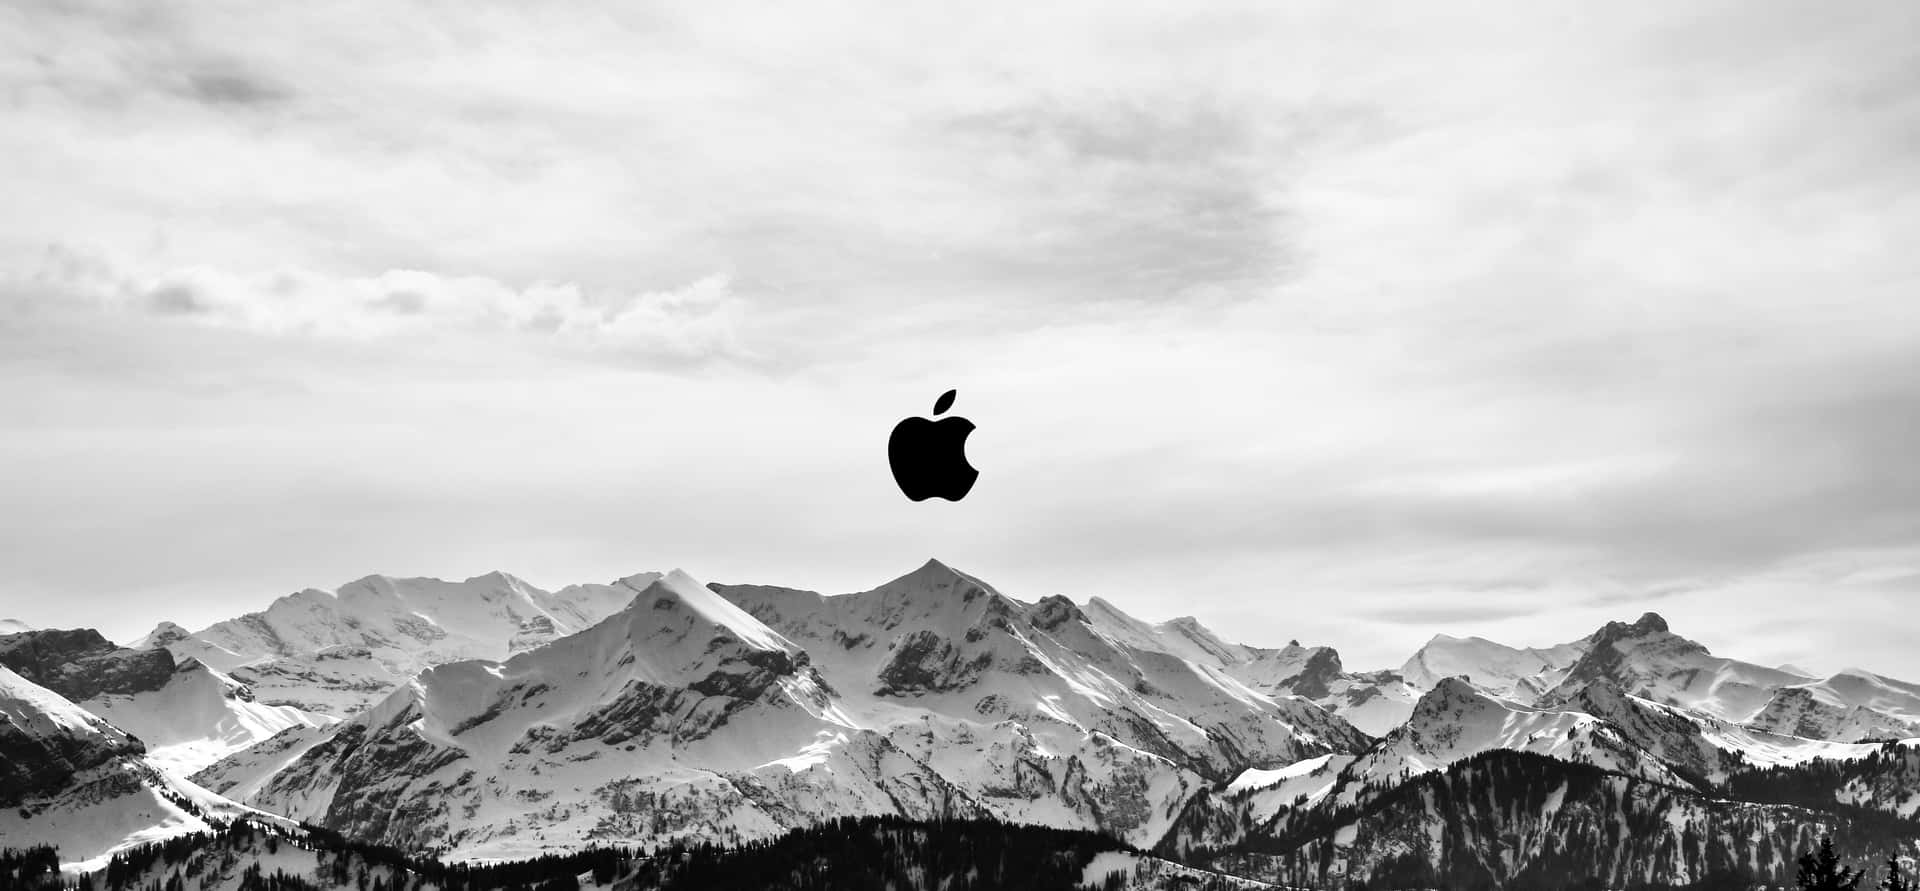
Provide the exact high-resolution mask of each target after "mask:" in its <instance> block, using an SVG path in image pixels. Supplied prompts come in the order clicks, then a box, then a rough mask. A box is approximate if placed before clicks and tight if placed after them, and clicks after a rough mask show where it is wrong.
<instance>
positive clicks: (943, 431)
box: [887, 390, 980, 501]
mask: <svg viewBox="0 0 1920 891" xmlns="http://www.w3.org/2000/svg"><path fill="white" fill-rule="evenodd" d="M953 397H954V391H953V390H948V391H947V392H945V393H942V394H940V398H939V399H938V400H936V401H935V402H934V403H933V413H934V414H936V415H940V414H945V413H946V410H947V409H949V408H952V407H953ZM972 432H973V422H972V421H969V420H967V419H966V418H943V419H941V420H938V421H935V420H933V419H931V418H908V419H906V420H904V421H901V422H900V423H899V424H896V425H894V428H893V436H891V437H889V438H888V439H887V463H889V464H891V465H893V480H894V482H897V483H899V484H900V491H902V492H905V493H906V495H907V498H909V499H911V500H913V501H925V500H927V499H929V498H945V499H947V500H948V501H959V500H960V499H962V498H965V497H967V492H968V491H969V490H971V489H972V488H973V481H974V480H976V479H979V478H980V471H978V470H975V469H973V466H972V465H970V464H968V463H967V435H968V434H971V433H972Z"/></svg>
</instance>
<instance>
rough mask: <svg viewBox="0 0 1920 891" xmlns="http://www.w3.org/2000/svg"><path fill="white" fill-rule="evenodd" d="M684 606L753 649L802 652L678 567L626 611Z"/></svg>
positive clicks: (677, 608)
mask: <svg viewBox="0 0 1920 891" xmlns="http://www.w3.org/2000/svg"><path fill="white" fill-rule="evenodd" d="M683 608H684V609H685V610H686V611H688V612H690V613H692V614H693V615H694V616H695V617H696V618H698V619H701V620H704V621H706V622H708V623H710V624H712V625H714V626H717V627H719V628H722V629H725V630H726V631H727V632H729V633H731V634H732V635H733V636H734V637H736V638H738V639H739V640H740V641H741V642H742V643H744V644H746V645H747V646H749V647H752V648H753V649H757V650H784V651H786V652H789V653H798V652H800V647H799V645H797V644H795V643H794V642H793V641H790V640H788V639H787V638H786V637H785V636H783V635H781V634H780V633H779V632H777V631H775V630H773V629H772V628H769V627H767V626H766V625H765V624H763V623H762V622H761V621H760V620H759V619H756V618H754V617H753V614H752V613H749V612H747V611H746V610H744V609H741V608H740V607H738V606H735V605H734V604H733V603H731V602H729V601H728V600H727V599H726V598H724V597H721V596H720V595H719V594H717V593H715V592H714V591H713V589H711V588H708V587H707V586H706V585H704V584H701V583H700V581H699V580H697V579H695V578H694V577H693V576H691V575H688V574H687V573H686V572H685V571H684V570H679V569H675V570H673V571H672V572H669V573H667V574H666V575H664V576H661V577H660V578H658V579H657V580H655V581H654V582H653V584H650V585H648V586H647V587H646V588H645V589H644V590H642V591H641V592H640V594H639V595H638V596H636V597H634V599H633V603H632V604H630V605H629V606H628V607H627V612H628V614H629V615H633V616H636V617H637V616H639V615H641V614H643V613H647V612H656V611H663V610H664V611H676V610H679V609H683Z"/></svg>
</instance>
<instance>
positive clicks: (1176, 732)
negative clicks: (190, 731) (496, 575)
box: [197, 562, 1367, 857]
mask: <svg viewBox="0 0 1920 891" xmlns="http://www.w3.org/2000/svg"><path fill="white" fill-rule="evenodd" d="M1366 743H1367V738H1366V737H1364V736H1363V735H1361V734H1359V733H1358V732H1357V731H1354V730H1353V729H1352V728H1351V727H1350V726H1348V725H1346V724H1345V722H1343V721H1341V720H1340V719H1338V718H1337V717H1334V716H1332V715H1329V714H1327V713H1326V712H1325V711H1323V710H1321V709H1319V708H1318V707H1316V706H1314V705H1312V704H1311V703H1308V702H1306V701H1304V700H1299V699H1290V698H1289V699H1274V698H1272V697H1269V696H1267V695H1265V694H1262V693H1259V692H1257V691H1254V690H1252V689H1251V688H1249V687H1247V686H1245V685H1244V684H1241V683H1239V682H1237V681H1234V680H1233V679H1232V678H1230V677H1228V676H1226V675H1225V674H1224V673H1221V672H1219V671H1217V670H1215V669H1212V668H1210V667H1209V666H1206V665H1203V664H1198V663H1194V662H1191V661H1188V660H1186V659H1182V658H1179V657H1177V656H1173V655H1171V654H1168V653H1166V652H1163V651H1161V650H1160V649H1157V648H1156V649H1151V650H1148V649H1141V648H1139V647H1134V646H1129V645H1127V644H1125V643H1122V642H1119V641H1116V640H1114V639H1113V638H1112V637H1111V636H1109V635H1106V634H1103V633H1101V632H1100V631H1099V630H1098V629H1097V628H1096V627H1095V626H1094V625H1093V624H1091V623H1090V622H1088V621H1087V619H1086V617H1085V615H1084V614H1083V613H1082V612H1081V611H1080V610H1079V608H1078V607H1076V606H1074V605H1073V604H1071V603H1070V602H1067V601H1066V600H1064V599H1063V598H1049V599H1046V600H1042V601H1040V602H1039V603H1035V604H1025V603H1021V602H1019V601H1015V600H1013V599H1011V598H1007V597H1005V596H1003V595H1001V594H999V593H998V592H996V591H994V590H993V589H992V588H991V587H989V586H987V585H986V584H984V583H982V582H980V581H979V580H977V579H974V578H972V577H970V576H967V575H965V574H964V573H960V572H957V571H955V570H952V569H950V568H948V567H946V566H944V565H942V564H939V563H937V562H929V563H928V564H927V565H926V566H923V567H922V568H921V569H919V570H916V571H915V572H913V573H909V574H908V575H906V576H903V577H901V578H899V579H896V580H894V581H892V582H889V583H887V584H885V585H882V586H880V587H879V588H876V589H874V590H872V591H867V592H862V593H859V594H850V595H842V596H837V597H826V596H823V595H819V594H813V593H811V592H804V591H795V590H791V589H779V588H766V587H726V586H716V587H714V588H709V587H707V586H704V585H701V584H700V583H698V582H696V581H694V580H693V579H692V578H691V577H689V576H687V575H686V574H685V573H681V572H674V573H671V574H669V575H667V576H665V577H662V578H659V579H657V580H655V581H653V582H652V583H651V584H650V585H648V586H647V587H645V588H644V589H642V590H640V591H639V592H638V594H637V596H636V597H634V598H633V600H632V602H631V603H630V604H629V605H628V606H627V608H626V609H624V610H623V611H621V612H620V613H617V614H615V615H614V616H612V617H610V618H608V619H607V620H605V621H603V622H601V623H599V624H597V625H595V626H593V627H592V628H589V629H587V630H585V631H583V632H581V633H579V634H576V635H573V636H570V637H566V638H563V639H560V640H557V641H554V642H553V643H551V644H549V645H547V646H545V647H542V648H539V649H535V650H531V651H528V652H524V653H521V654H518V655H516V656H513V657H511V658H509V659H507V660H505V661H491V660H476V661H468V662H458V663H452V664H448V665H443V666H439V667H436V668H433V669H429V670H428V671H425V672H423V673H422V674H420V675H419V676H418V677H417V678H416V679H415V680H414V681H413V682H412V683H410V684H409V685H407V686H406V687H404V688H402V689H400V690H398V691H396V692H395V693H393V694H392V695H391V696H389V697H388V698H387V699H386V700H384V701H382V702H381V703H380V704H379V705H377V706H376V707H374V708H373V709H370V710H368V711H367V712H365V713H364V714H362V715H360V716H358V717H357V718H355V719H354V720H352V721H350V722H348V723H346V724H344V725H341V726H340V727H338V728H335V729H332V730H331V731H326V732H322V733H315V732H312V731H296V732H291V733H288V734H284V735H283V736H282V737H280V738H276V739H275V740H272V741H269V742H268V743H267V744H265V745H263V746H260V747H257V748H256V749H255V750H251V751H249V752H245V753H241V754H240V755H238V756H236V757H234V758H231V759H228V760H227V761H224V762H222V763H221V764H218V765H215V766H214V767H213V768H210V769H209V770H207V771H205V772H203V773H202V774H200V775H199V776H198V777H197V779H198V780H199V781H201V782H203V783H205V784H207V785H208V786H209V787H211V788H213V789H215V790H216V791H221V792H224V793H227V794H229V795H232V796H234V797H236V798H240V799H242V800H244V801H246V802H248V803H250V804H253V805H256V806H259V807H262V808H265V809H267V810H270V811H273V812H276V813H282V814H286V815H288V816H290V817H294V818H297V819H303V820H310V821H313V822H315V823H318V824H320V825H325V826H328V827H330V828H334V829H336V830H339V831H342V832H347V833H350V834H352V835H355V836H356V837H362V838H366V839H369V840H375V841H381V842H385V843H395V844H398V843H411V844H415V845H424V846H430V847H433V848H436V849H444V850H446V851H448V852H450V853H451V854H452V855H453V856H461V857H476V856H484V857H504V856H525V855H529V854H532V853H535V852H541V851H547V850H554V849H564V848H567V847H572V846H578V845H579V844H582V843H584V842H586V841H589V840H594V839H617V840H622V841H638V842H646V843H661V842H665V841H668V840H671V839H702V840H728V839H739V838H754V837H766V836H770V835H774V834H777V833H779V832H781V831H783V830H785V829H788V828H792V827H795V826H803V825H809V824H812V823H816V822H819V821H820V820H823V819H827V818H830V817H833V816H842V815H898V816H905V817H910V818H916V819H927V818H964V817H994V818H1000V819H1005V820H1011V821H1018V822H1036V823H1043V824H1047V825H1055V826H1063V827H1072V828H1091V829H1099V830H1103V831H1107V832H1110V833H1112V834H1113V835H1115V836H1117V837H1120V838H1124V839H1127V840H1130V841H1133V842H1135V843H1137V844H1150V843H1151V842H1153V841H1154V840H1156V839H1158V838H1159V837H1160V836H1161V835H1162V834H1164V832H1165V831H1166V828H1167V826H1168V824H1169V821H1170V820H1171V819H1172V817H1173V816H1174V815H1175V814H1177V813H1178V812H1179V810H1180V809H1181V807H1182V805H1183V803H1184V801H1185V799H1186V798H1187V797H1188V796H1190V795H1191V794H1193V793H1194V792H1195V791H1197V790H1198V789H1200V788H1203V787H1205V786H1206V785H1207V784H1208V783H1209V782H1215V781H1224V780H1226V779H1228V778H1231V777H1233V776H1236V775H1238V774H1239V773H1240V772H1242V771H1243V770H1245V769H1247V768H1249V767H1274V766H1279V765H1284V764H1287V763H1292V762H1294V761H1297V760H1299V759H1301V758H1304V757H1312V756H1316V755H1323V754H1328V753H1332V752H1342V753H1351V752H1355V751H1358V750H1359V749H1360V748H1362V747H1364V746H1365V745H1366Z"/></svg>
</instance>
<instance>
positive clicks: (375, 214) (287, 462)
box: [0, 0, 1920, 679]
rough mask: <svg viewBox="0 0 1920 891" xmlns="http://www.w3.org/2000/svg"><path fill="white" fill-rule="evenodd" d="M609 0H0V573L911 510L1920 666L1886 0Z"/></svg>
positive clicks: (19, 591)
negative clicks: (934, 461)
mask: <svg viewBox="0 0 1920 891" xmlns="http://www.w3.org/2000/svg"><path fill="white" fill-rule="evenodd" d="M619 6H621V7H623V8H622V9H620V10H618V11H615V10H611V9H605V8H594V7H587V6H583V5H576V4H571V3H542V4H519V3H494V2H490V0H476V2H468V3H460V4H451V3H442V2H416V0H380V2H353V0H348V2H341V3H326V4H312V3H304V4H302V3H284V2H267V3H260V2H254V0H248V2H245V3H240V2H190V3H179V4H128V3H105V4H101V3H92V2H85V0H82V2H40V0H13V2H9V3H7V4H5V5H4V6H0V102H4V104H5V115H6V124H5V126H0V158H4V162H5V163H4V164H0V194H4V195H5V196H7V197H6V200H5V202H4V208H3V209H0V617H16V618H19V619H22V620H25V621H27V622H29V623H32V624H34V625H38V626H42V627H75V626H87V627H96V628H99V629H101V630H102V631H103V632H104V633H107V634H108V635H109V636H111V637H115V638H118V639H130V638H133V637H136V636H138V635H139V634H141V633H143V632H144V631H146V630H147V629H148V628H150V627H152V626H153V624H155V623H156V622H158V621H160V620H162V619H166V620H172V621H177V622H179V623H181V624H183V625H186V626H188V627H191V628H198V627H203V626H205V625H207V624H210V623H211V622H213V621H216V620H219V619H223V618H228V617H231V616H234V615H237V614H239V613H242V612H246V611H250V610H256V609H261V608H264V607H265V606H266V604H267V603H268V602H270V601H271V600H272V599H273V598H275V597H277V596H280V595H283V594H286V593H289V592H292V591H295V590H299V589H302V588H309V587H319V588H326V589H332V588H335V587H338V586H340V585H341V584H344V583H346V582H348V581H350V580H353V579H356V578H359V577H362V576H365V575H368V574H372V573H385V574H390V575H428V576H438V577H444V578H465V577H468V576H473V575H479V574H482V573H485V572H488V571H491V570H496V569H497V570H505V571H508V572H511V573H514V574H516V575H519V576H521V577H522V578H525V579H527V580H529V581H531V582H533V583H534V584H537V585H541V586H543V587H547V588H557V587H560V586H563V585H566V584H570V583H574V582H585V581H606V580H609V579H612V578H615V577H619V576H624V575H628V574H632V573H636V572H641V571H649V570H665V569H668V568H672V567H681V568H684V569H686V570H687V571H689V572H691V573H692V574H694V575H695V576H696V577H699V578H702V579H704V580H707V581H715V582H727V583H742V582H754V583H765V584H782V585H788V586H793V587H801V588H810V589H815V590H821V591H826V592H843V591H854V590H863V589H866V588H871V587H873V586H875V585H877V584H880V583H881V582H883V581H885V580H887V579H889V578H892V577H895V576H897V575H900V574H903V573H905V572H907V571H910V570H911V569H913V568H914V567H916V566H918V565H919V564H920V563H921V562H923V561H924V560H926V559H927V558H929V557H938V558H940V559H942V560H943V561H945V562H947V563H949V564H951V565H953V566H955V567H958V568H960V569H962V570H965V571H967V572H969V573H971V574H973V575H976V576H978V577H980V578H982V579H984V580H986V581H988V582H990V583H992V584H993V585H995V586H996V587H998V588H999V589H1000V590H1002V591H1003V592H1005V593H1007V594H1009V595H1012V596H1015V597H1019V598H1022V599H1027V600H1034V599H1038V598H1039V597H1042V596H1047V595H1052V594H1065V595H1067V596H1069V597H1073V598H1075V599H1077V600H1081V601H1085V600H1086V599H1087V598H1090V597H1093V596H1100V597H1103V598H1105V599H1107V600H1109V601H1111V602H1113V603H1115V604H1117V605H1119V606H1121V607H1122V608H1123V609H1126V610H1128V611H1129V612H1131V613H1134V614H1136V615H1139V616H1141V617H1144V618H1148V619H1153V620H1160V619H1166V618H1171V617H1174V616H1179V615H1193V616H1196V617H1198V618H1199V619H1200V620H1201V621H1202V622H1203V623H1205V624H1207V625H1209V626H1210V627H1213V628H1215V629H1216V630H1218V631H1220V632H1221V633H1222V634H1223V636H1225V637H1228V638H1230V639H1235V640H1240V641H1243V642H1247V643H1252V644H1261V645H1270V646H1277V645H1280V644H1283V643H1285V642H1286V641H1287V640H1289V639H1298V640H1301V641H1303V642H1307V643H1317V644H1327V645H1332V646H1335V647H1337V648H1339V649H1340V651H1341V653H1342V655H1343V657H1344V658H1345V661H1346V663H1347V665H1348V666H1349V667H1354V668H1376V667H1389V666H1397V665H1398V664H1400V663H1401V662H1402V661H1403V660H1405V659H1406V658H1407V656H1408V655H1409V654H1410V653H1412V652H1413V651H1414V649H1416V648H1417V647H1418V646H1419V645H1420V644H1421V643H1423V642H1424V641H1426V640H1427V639H1428V638H1430V637H1431V636H1433V635H1434V634H1436V633H1450V634H1456V635H1467V634H1477V635H1482V636H1486V637H1490V638H1493V639H1497V640H1502V641H1506V642H1510V643H1514V644H1549V643H1554V642H1560V641H1566V640H1571V639H1574V638H1577V637H1580V636H1583V635H1585V634H1588V633H1590V632H1591V631H1592V630H1593V629H1594V628H1596V627H1598V626H1599V625H1600V624H1602V623H1603V622H1605V621H1607V620H1609V619H1628V620H1631V619H1633V618H1635V617H1637V616H1638V615H1639V614H1640V613H1642V612H1644V611H1648V610H1654V611H1658V612H1660V613H1662V614H1663V615H1665V616H1666V617H1667V618H1668V620H1669V621H1670V623H1671V624H1672V626H1673V628H1674V630H1675V631H1676V632H1679V633H1682V634H1685V635H1687V636H1689V637H1692V638H1694V639H1697V640H1699V641H1701V642H1703V643H1705V644H1707V645H1708V646H1709V647H1710V648H1712V649H1713V650H1714V651H1715V652H1716V653H1719V654H1721V655H1728V656H1736V657H1739V658H1743V659H1748V660H1752V661H1758V662H1766V663H1779V662H1792V663H1794V664H1797V665H1800V666H1803V667H1806V668H1809V669H1812V670H1815V671H1820V672H1830V671H1837V670H1839V669H1841V668H1843V667H1848V666H1856V665H1857V666H1862V667H1866V668H1869V669H1872V670H1876V671H1880V672H1883V673H1886V674H1891V675H1894V676H1904V677H1908V678H1914V679H1920V648H1916V647H1914V646H1913V645H1912V643H1911V642H1912V640H1914V639H1915V632H1916V631H1920V462H1917V461H1916V456H1920V251H1916V250H1915V249H1914V247H1913V244H1912V233H1914V232H1920V197H1917V196H1920V43H1916V42H1915V41H1913V40H1912V39H1911V37H1912V35H1913V34H1915V33H1920V5H1915V4H1911V3H1900V2H1863V3H1850V4H1840V5H1834V4H1823V3H1777V2H1761V3H1746V2H1742V3H1711V2H1710V3H1697V4H1685V5H1681V6H1676V5H1674V4H1667V3H1620V4H1605V5H1594V4H1568V3H1554V2H1549V3H1539V2H1526V3H1512V4H1472V5H1453V4H1448V5H1447V6H1448V8H1447V9H1445V10H1442V9H1440V8H1439V7H1437V6H1435V5H1433V4H1349V3H1328V4H1269V3H1255V4H1247V5H1218V4H1192V3H1168V4H1146V3H1127V4H1114V3H1107V2H1102V3H1085V4H1077V3H1058V4H1032V3H1017V4H999V3H993V2H982V3H970V4H964V5H956V4H944V3H916V2H901V3H886V4H877V3H865V4H838V3H831V2H827V3H816V4H807V5H806V7H805V8H804V9H802V8H800V7H798V6H793V7H783V8H768V7H766V6H765V5H764V4H737V3H729V2H712V3H701V4H658V5H656V4H619ZM1903 235H1904V236H1906V237H1904V238H1903V237H1902V236H1903ZM947 389H956V390H957V391H958V398H957V400H956V402H955V405H954V407H953V409H952V411H951V414H957V415H962V416H965V417H967V418H969V419H971V420H972V421H973V422H974V423H975V424H976V425H977V427H978V430H977V432H975V433H974V434H973V436H972V438H971V440H970V441H969V445H968V453H969V456H970V458H971V460H972V463H973V464H974V466H976V467H978V468H980V470H981V477H980V482H979V484H978V485H977V486H976V487H975V489H974V491H973V493H972V494H971V495H970V496H969V497H968V498H966V499H965V500H964V501H961V502H958V503H948V502H945V501H937V500H936V501H929V502H921V503H913V502H909V501H908V500H907V499H905V498H904V497H902V495H901V494H900V492H899V491H898V490H897V489H896V488H895V487H894V483H893V481H892V479H891V477H890V475H889V473H888V471H887V468H886V465H885V442H886V438H887V434H888V431H889V430H890V429H891V427H892V426H893V424H894V423H895V422H897V421H898V420H900V419H901V418H903V417H907V416H911V415H925V414H927V413H929V412H931V410H932V406H933V402H934V400H935V399H936V398H937V397H938V396H939V394H940V393H942V392H944V391H945V390H947Z"/></svg>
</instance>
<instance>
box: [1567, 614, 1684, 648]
mask: <svg viewBox="0 0 1920 891" xmlns="http://www.w3.org/2000/svg"><path fill="white" fill-rule="evenodd" d="M1671 633H1672V632H1671V631H1670V630H1668V628H1667V620H1666V619H1664V618H1661V616H1660V614H1659V613H1653V612H1649V613H1643V614H1642V615H1641V616H1640V618H1639V619H1638V620H1635V621H1634V622H1632V623H1627V622H1608V623H1607V624H1605V625H1603V626H1601V628H1600V630H1599V631H1595V632H1594V633H1593V636H1592V637H1590V638H1588V640H1591V641H1593V642H1594V643H1595V644H1607V643H1613V642H1614V641H1619V640H1630V639H1634V638H1642V637H1648V636H1651V635H1656V634H1671Z"/></svg>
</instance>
